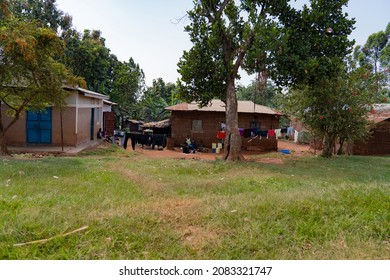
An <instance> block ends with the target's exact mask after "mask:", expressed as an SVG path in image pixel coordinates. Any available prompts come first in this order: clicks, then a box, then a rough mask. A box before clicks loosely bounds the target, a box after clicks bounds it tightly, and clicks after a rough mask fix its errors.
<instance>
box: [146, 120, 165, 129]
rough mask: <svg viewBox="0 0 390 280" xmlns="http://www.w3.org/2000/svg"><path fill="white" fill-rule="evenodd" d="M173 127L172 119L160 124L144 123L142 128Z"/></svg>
mask: <svg viewBox="0 0 390 280" xmlns="http://www.w3.org/2000/svg"><path fill="white" fill-rule="evenodd" d="M170 125H171V120H170V119H166V120H162V121H159V122H149V123H144V124H143V125H142V127H149V128H153V127H155V128H166V127H169V126H170Z"/></svg>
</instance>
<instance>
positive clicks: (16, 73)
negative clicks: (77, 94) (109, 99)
mask: <svg viewBox="0 0 390 280" xmlns="http://www.w3.org/2000/svg"><path fill="white" fill-rule="evenodd" d="M3 8H6V7H5V6H4V7H3ZM2 14H7V16H6V17H4V19H3V20H2V21H1V23H0V105H2V104H5V105H6V106H7V107H6V108H7V110H6V111H4V112H2V109H5V107H0V153H1V154H8V150H7V143H6V140H5V133H6V132H7V130H8V129H9V128H10V127H11V126H12V125H13V124H15V122H16V121H17V120H18V119H19V118H20V117H21V116H22V115H23V113H24V112H25V110H40V109H43V108H45V107H46V106H57V107H62V106H63V104H64V100H65V97H66V96H67V92H66V91H65V90H63V89H62V87H63V83H64V82H69V84H70V85H75V83H76V82H78V79H77V78H76V77H74V76H73V75H71V73H70V71H69V70H68V69H67V68H66V67H65V66H64V65H63V64H61V63H59V62H58V61H56V60H55V58H56V57H59V55H60V52H61V50H62V46H63V45H62V41H61V40H60V38H59V37H58V36H57V35H56V33H55V32H54V31H53V30H51V29H47V28H43V27H41V24H39V23H37V22H34V21H22V20H19V19H16V18H14V17H13V16H12V15H11V14H8V13H7V12H3V13H2ZM4 114H7V115H9V116H10V117H11V118H12V121H11V122H10V123H9V124H8V125H7V126H4V124H3V121H2V116H3V115H4Z"/></svg>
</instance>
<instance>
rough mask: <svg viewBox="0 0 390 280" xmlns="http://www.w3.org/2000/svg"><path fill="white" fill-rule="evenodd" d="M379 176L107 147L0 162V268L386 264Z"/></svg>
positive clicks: (357, 164) (330, 163) (385, 192)
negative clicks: (191, 262)
mask: <svg viewBox="0 0 390 280" xmlns="http://www.w3.org/2000/svg"><path fill="white" fill-rule="evenodd" d="M271 156H274V157H277V155H276V154H275V155H271ZM389 170H390V158H388V157H336V158H333V159H323V158H320V157H286V158H285V160H284V163H283V164H263V163H256V162H242V163H238V164H237V163H226V162H223V161H220V160H217V161H200V160H178V159H176V160H173V159H148V158H145V157H143V156H142V154H139V153H133V152H126V151H124V150H121V149H117V148H114V147H110V148H107V149H96V150H92V151H88V152H86V153H83V154H82V155H81V156H79V157H44V158H42V159H36V158H28V157H27V158H23V157H15V158H0V259H389V258H390V172H389ZM85 225H87V226H88V229H86V230H83V231H80V232H77V233H73V234H70V235H67V236H63V234H64V233H67V232H70V231H73V230H75V229H78V228H81V227H83V226H85ZM47 238H52V239H50V240H49V241H47V242H44V243H41V244H29V245H25V246H20V247H15V246H14V244H18V243H24V242H29V241H35V240H41V239H47Z"/></svg>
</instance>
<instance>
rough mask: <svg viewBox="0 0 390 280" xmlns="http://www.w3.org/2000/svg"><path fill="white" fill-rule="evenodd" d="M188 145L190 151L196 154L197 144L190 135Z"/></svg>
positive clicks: (187, 140) (187, 139)
mask: <svg viewBox="0 0 390 280" xmlns="http://www.w3.org/2000/svg"><path fill="white" fill-rule="evenodd" d="M186 144H187V147H188V149H189V150H190V151H191V152H192V153H195V150H196V144H195V141H191V138H190V136H189V135H188V136H187V138H186Z"/></svg>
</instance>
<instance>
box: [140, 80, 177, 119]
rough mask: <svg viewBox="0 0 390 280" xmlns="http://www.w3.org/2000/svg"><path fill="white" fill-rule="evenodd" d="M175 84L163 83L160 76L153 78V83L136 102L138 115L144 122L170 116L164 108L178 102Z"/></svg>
mask: <svg viewBox="0 0 390 280" xmlns="http://www.w3.org/2000/svg"><path fill="white" fill-rule="evenodd" d="M180 102H181V100H180V99H179V96H178V93H177V89H176V86H175V84H172V83H165V82H164V80H163V79H162V78H158V79H157V80H153V85H152V86H151V87H149V88H147V90H146V91H145V92H144V95H143V96H142V99H141V100H140V102H139V103H138V104H137V106H138V107H139V108H140V110H139V116H140V118H141V119H143V120H145V122H152V121H161V120H164V119H167V118H169V117H170V113H169V112H167V111H165V108H166V107H168V106H171V105H175V104H178V103H180Z"/></svg>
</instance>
